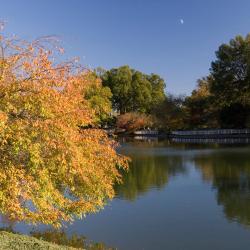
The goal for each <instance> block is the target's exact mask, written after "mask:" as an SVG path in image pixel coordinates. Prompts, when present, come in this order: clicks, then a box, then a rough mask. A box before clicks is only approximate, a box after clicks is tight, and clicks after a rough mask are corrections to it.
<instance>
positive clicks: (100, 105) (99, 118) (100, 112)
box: [84, 74, 112, 125]
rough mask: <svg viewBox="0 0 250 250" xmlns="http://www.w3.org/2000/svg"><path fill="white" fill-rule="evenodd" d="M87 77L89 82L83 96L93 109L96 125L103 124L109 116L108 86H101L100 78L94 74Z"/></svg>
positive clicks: (109, 96)
mask: <svg viewBox="0 0 250 250" xmlns="http://www.w3.org/2000/svg"><path fill="white" fill-rule="evenodd" d="M89 77H90V81H89V82H90V83H91V84H89V86H88V87H87V89H86V91H85V95H84V98H85V99H87V100H88V101H89V103H90V106H91V108H92V109H93V110H94V111H95V117H96V118H95V122H96V123H97V124H98V125H104V124H105V123H106V122H108V120H109V118H110V113H111V110H112V104H111V98H112V93H111V90H110V88H109V87H103V86H102V83H101V80H100V79H99V78H97V77H96V76H95V74H90V76H89Z"/></svg>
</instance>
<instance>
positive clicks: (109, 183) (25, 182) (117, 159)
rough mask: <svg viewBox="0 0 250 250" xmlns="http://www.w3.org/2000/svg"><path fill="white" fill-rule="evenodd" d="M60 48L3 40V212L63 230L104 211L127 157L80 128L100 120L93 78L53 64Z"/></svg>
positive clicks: (103, 137)
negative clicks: (92, 98)
mask: <svg viewBox="0 0 250 250" xmlns="http://www.w3.org/2000/svg"><path fill="white" fill-rule="evenodd" d="M54 45H55V44H54V41H53V40H51V39H49V38H43V39H41V40H36V41H34V42H31V43H28V42H26V41H20V40H16V39H6V38H4V37H3V36H0V51H1V52H0V167H1V169H0V212H1V213H3V214H5V215H7V216H8V217H9V218H10V219H14V220H25V221H28V222H30V223H38V222H39V223H40V222H41V223H46V224H52V225H54V226H60V225H61V223H62V221H64V220H65V221H71V220H73V219H74V217H75V216H79V217H81V216H82V215H85V214H87V213H89V212H95V211H97V210H98V209H100V208H102V207H103V205H104V203H105V201H106V200H107V199H109V198H112V197H113V195H114V190H113V184H114V183H115V182H117V181H120V175H119V173H118V168H117V167H121V168H126V167H127V159H126V158H124V157H122V156H119V155H117V154H116V151H115V147H116V144H115V143H114V142H113V141H110V140H109V139H108V138H107V136H106V134H105V133H104V132H103V131H101V130H96V129H86V130H81V129H79V127H91V125H92V123H93V120H94V111H93V110H92V108H91V107H90V104H89V103H88V101H87V100H85V99H84V98H83V96H84V91H85V90H86V87H87V86H89V84H93V82H91V81H93V77H90V72H89V71H87V70H84V69H82V68H81V67H80V66H79V65H75V64H74V62H66V63H61V64H55V63H54V58H53V57H52V56H53V55H54V54H53V53H52V52H53V51H54ZM91 79H92V80H91Z"/></svg>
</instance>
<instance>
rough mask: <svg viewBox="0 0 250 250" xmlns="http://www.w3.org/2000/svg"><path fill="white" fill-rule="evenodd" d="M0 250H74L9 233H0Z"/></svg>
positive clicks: (74, 249)
mask: <svg viewBox="0 0 250 250" xmlns="http://www.w3.org/2000/svg"><path fill="white" fill-rule="evenodd" d="M0 249H1V250H33V249H34V250H40V249H41V250H42V249H43V250H44V249H49V250H59V249H62V250H76V248H73V247H67V246H61V245H60V246H59V245H56V244H53V243H49V242H46V241H43V240H38V239H36V238H34V237H30V236H26V235H19V234H13V233H9V232H4V231H2V232H0Z"/></svg>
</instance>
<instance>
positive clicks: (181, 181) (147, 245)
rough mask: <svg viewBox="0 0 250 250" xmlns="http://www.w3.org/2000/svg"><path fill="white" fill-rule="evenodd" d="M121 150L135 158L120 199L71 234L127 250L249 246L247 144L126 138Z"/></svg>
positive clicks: (249, 167)
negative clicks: (145, 140) (129, 140)
mask: <svg viewBox="0 0 250 250" xmlns="http://www.w3.org/2000/svg"><path fill="white" fill-rule="evenodd" d="M119 151H120V152H121V153H123V154H126V155H128V156H130V157H131V159H132V163H131V167H130V171H129V172H128V173H123V180H124V182H123V184H121V185H117V186H116V187H115V190H116V197H115V199H114V200H113V201H111V202H109V203H108V204H107V206H106V207H105V209H104V210H102V211H101V212H99V213H97V214H93V215H89V216H87V217H86V218H85V219H84V220H77V221H75V222H74V223H73V224H72V225H69V226H68V227H67V228H66V229H65V232H66V233H67V234H69V235H70V234H72V233H77V234H79V235H85V236H86V237H87V238H88V239H91V240H93V241H96V242H104V243H105V244H106V245H107V246H111V247H115V248H118V249H124V250H125V249H129V250H133V249H135V250H139V249H145V250H147V249H153V250H156V249H170V250H177V249H178V250H182V249H183V250H185V249H188V250H196V249H197V250H201V249H203V250H204V249H205V250H206V249H207V250H208V249H209V250H211V249H220V250H222V249H226V250H230V249H232V250H233V249H234V250H239V249H249V245H250V147H249V146H248V145H242V144H241V145H235V144H222V145H219V144H213V143H210V144H190V143H189V144H182V143H170V142H169V141H157V140H155V141H154V140H153V141H148V142H141V141H138V142H123V143H122V146H121V148H120V149H119ZM40 228H41V229H44V227H40ZM15 230H17V231H20V232H23V233H28V232H29V231H30V230H31V227H30V226H27V225H24V224H22V223H19V224H17V225H16V226H15Z"/></svg>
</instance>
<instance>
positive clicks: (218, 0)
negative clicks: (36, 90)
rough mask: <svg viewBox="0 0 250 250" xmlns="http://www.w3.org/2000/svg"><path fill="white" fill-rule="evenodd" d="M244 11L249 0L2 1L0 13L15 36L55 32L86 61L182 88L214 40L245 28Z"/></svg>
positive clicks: (207, 58)
mask: <svg viewBox="0 0 250 250" xmlns="http://www.w3.org/2000/svg"><path fill="white" fill-rule="evenodd" d="M249 10H250V1H249V0H238V1H235V0H234V1H233V0H209V1H208V0H172V1H171V0H169V1H168V0H50V1H48V0H39V1H38V0H36V1H34V0H33V1H32V0H23V1H20V0H2V1H1V8H0V19H1V20H5V21H7V25H6V28H5V32H8V33H11V34H16V35H18V36H19V37H21V38H25V39H32V38H36V37H39V36H43V35H57V36H58V37H60V39H61V40H62V41H63V45H64V47H65V49H66V55H67V57H69V58H70V57H75V56H79V57H80V59H81V62H82V64H84V65H85V66H88V67H91V68H94V67H97V66H101V67H104V68H106V69H109V68H112V67H118V66H121V65H124V64H128V65H130V66H131V67H133V68H136V69H138V70H141V71H143V72H145V73H152V72H154V73H157V74H159V75H161V76H162V77H163V78H164V79H165V80H166V82H167V92H171V93H174V94H189V93H190V92H191V91H192V89H193V88H194V87H195V86H196V80H197V79H198V78H200V77H202V76H205V75H207V74H208V72H209V67H210V63H211V61H212V60H213V59H214V52H215V51H216V50H217V48H218V46H219V45H220V44H221V43H223V42H228V41H229V40H230V39H231V38H233V37H234V36H236V35H238V34H241V35H244V36H245V35H246V34H247V33H248V32H250V12H249ZM181 19H182V20H183V23H181Z"/></svg>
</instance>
